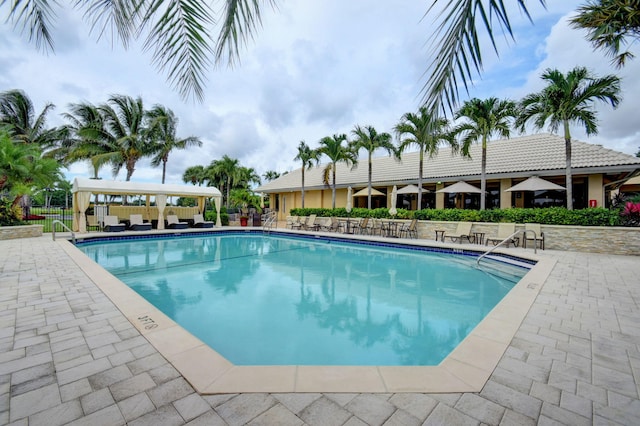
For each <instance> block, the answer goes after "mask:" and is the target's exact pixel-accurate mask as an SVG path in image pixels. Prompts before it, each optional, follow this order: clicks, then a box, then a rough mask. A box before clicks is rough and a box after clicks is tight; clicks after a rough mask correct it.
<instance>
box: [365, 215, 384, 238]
mask: <svg viewBox="0 0 640 426" xmlns="http://www.w3.org/2000/svg"><path fill="white" fill-rule="evenodd" d="M371 223H372V225H371V227H370V228H369V231H370V232H371V235H382V234H383V228H384V226H383V224H382V219H375V218H374V219H371Z"/></svg>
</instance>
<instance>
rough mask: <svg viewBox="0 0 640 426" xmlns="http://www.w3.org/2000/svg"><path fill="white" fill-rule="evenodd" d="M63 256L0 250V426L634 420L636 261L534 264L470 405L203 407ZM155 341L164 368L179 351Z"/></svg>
mask: <svg viewBox="0 0 640 426" xmlns="http://www.w3.org/2000/svg"><path fill="white" fill-rule="evenodd" d="M65 244H66V245H65ZM68 246H70V245H69V244H68V243H66V242H64V241H56V242H53V241H52V240H51V237H50V236H44V237H41V238H28V239H21V240H7V241H0V282H1V284H0V304H1V305H2V308H1V309H0V345H1V348H0V370H2V372H1V373H0V379H1V380H0V383H2V389H3V391H2V396H3V398H2V408H1V409H0V423H2V424H5V423H11V422H16V424H27V421H28V424H29V425H34V424H47V425H51V424H67V423H72V424H95V423H98V424H125V423H129V424H186V423H189V422H193V424H247V423H251V424H322V425H325V424H349V425H356V424H403V425H404V424H443V423H445V424H479V423H486V424H535V423H537V422H540V423H547V424H553V423H556V424H557V423H560V424H592V423H602V424H633V423H635V422H636V421H637V419H638V418H640V401H639V400H638V399H639V398H638V392H639V388H638V380H637V378H636V374H638V373H639V370H638V368H639V367H640V353H639V351H638V346H637V345H638V343H640V326H639V325H640V321H638V320H639V319H640V310H638V306H637V298H638V296H639V295H640V294H639V293H640V290H638V288H637V287H638V283H640V278H638V277H639V276H640V263H639V262H638V260H639V259H638V258H637V257H631V256H612V255H602V254H589V253H575V252H551V251H546V252H541V251H539V252H538V253H539V256H540V258H541V259H543V260H545V261H550V262H551V263H552V264H553V266H552V267H551V268H550V271H549V274H548V276H546V277H545V278H544V281H542V282H540V283H539V284H540V285H539V288H537V289H536V294H535V297H534V298H533V299H534V300H533V304H532V306H531V309H529V310H528V312H522V313H521V314H522V316H523V320H522V323H521V324H520V325H519V326H517V327H515V330H514V331H515V335H514V336H513V338H509V340H508V341H507V342H505V343H504V347H505V348H506V349H505V350H503V353H504V354H503V355H502V356H501V357H498V359H497V361H496V362H497V365H495V366H494V367H495V368H494V367H487V368H490V371H488V373H487V376H488V381H486V384H484V385H483V386H481V387H479V388H478V389H474V391H473V392H462V391H456V392H451V391H446V393H445V391H442V390H441V391H439V392H438V393H429V392H427V391H423V392H419V393H414V392H406V390H405V391H404V392H398V391H399V390H400V389H395V388H393V387H390V388H386V389H379V388H373V387H372V389H370V391H375V392H379V393H366V392H361V391H358V392H356V391H353V390H352V389H348V388H334V389H331V390H330V391H326V392H315V391H313V389H310V390H308V391H306V392H303V393H289V392H277V393H276V392H268V389H257V388H256V389H240V390H238V391H237V392H233V393H225V394H216V395H203V394H199V393H198V392H196V391H195V390H194V387H193V386H192V385H191V384H190V382H189V381H188V380H186V379H185V377H184V376H183V375H181V374H180V373H179V371H178V370H177V369H176V368H175V367H174V365H173V364H172V363H170V362H169V361H168V360H167V355H165V356H163V355H162V354H161V353H160V352H158V350H157V349H156V348H155V347H154V346H153V345H152V344H150V340H153V338H150V337H149V336H148V335H147V334H144V335H143V334H141V332H140V330H141V329H144V326H145V324H144V322H142V323H138V324H135V321H134V322H133V323H132V322H131V321H130V320H128V319H127V316H125V314H123V313H122V312H121V311H120V310H118V309H117V308H116V307H115V305H114V303H113V302H112V301H111V300H110V299H109V298H108V297H107V296H106V295H105V293H104V292H103V291H102V290H101V289H100V288H99V287H98V286H96V284H95V283H94V282H93V281H92V279H91V278H90V275H91V274H90V273H89V274H88V273H87V272H86V271H85V270H83V269H82V268H81V266H79V265H78V264H77V263H76V262H75V261H73V260H72V258H71V257H70V255H69V250H67V248H68ZM509 251H510V252H513V253H514V254H516V253H517V254H524V253H525V252H524V251H522V249H510V250H509ZM527 253H531V250H529V251H528V252H527ZM85 269H86V266H85ZM132 303H133V304H134V305H135V304H136V303H137V302H132ZM121 309H122V308H121ZM525 314H526V315H525ZM136 315H137V317H136V318H139V317H144V315H139V314H136ZM136 327H137V328H136ZM154 329H155V328H154ZM157 331H160V327H158V330H157ZM500 331H501V332H502V330H500ZM494 340H495V338H494ZM498 340H499V339H498ZM168 342H169V343H171V342H173V343H174V344H173V345H169V347H168V349H167V351H169V357H171V355H170V353H171V351H172V348H173V351H174V352H179V351H178V350H176V349H175V348H176V347H178V345H177V344H175V342H174V341H173V338H172V339H170V340H169V341H168ZM156 344H157V342H156ZM188 344H189V343H188V342H187V345H188ZM163 352H165V351H163ZM479 353H480V352H477V351H472V354H471V358H474V357H480V356H479V355H478V354H479ZM173 361H174V363H175V360H173ZM186 364H187V366H188V365H189V363H188V362H187V363H186ZM193 367H194V368H195V370H196V372H197V371H200V370H201V367H197V365H195V364H194V365H193ZM463 367H464V366H460V367H459V369H463ZM457 370H458V368H455V367H452V368H451V369H450V371H453V372H456V371H457ZM320 373H322V372H320ZM273 377H274V378H273V380H279V379H280V378H281V377H282V375H281V374H275V375H274V376H273ZM317 379H318V380H320V381H322V380H323V374H320V376H318V377H317ZM418 379H419V377H418ZM191 380H192V381H193V379H191ZM418 381H420V380H418ZM311 383H313V381H312V382H311ZM196 387H197V384H196ZM296 390H298V391H304V389H296Z"/></svg>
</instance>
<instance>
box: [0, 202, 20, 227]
mask: <svg viewBox="0 0 640 426" xmlns="http://www.w3.org/2000/svg"><path fill="white" fill-rule="evenodd" d="M24 224H26V222H23V221H22V209H21V208H20V206H18V205H15V206H14V205H13V201H12V200H10V199H9V198H7V197H0V226H16V225H24Z"/></svg>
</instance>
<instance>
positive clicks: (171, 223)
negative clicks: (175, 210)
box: [167, 214, 189, 229]
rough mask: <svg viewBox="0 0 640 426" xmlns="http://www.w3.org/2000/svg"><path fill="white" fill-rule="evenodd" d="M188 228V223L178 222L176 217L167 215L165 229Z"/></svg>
mask: <svg viewBox="0 0 640 426" xmlns="http://www.w3.org/2000/svg"><path fill="white" fill-rule="evenodd" d="M188 227H189V223H188V222H180V219H178V215H175V214H169V215H167V228H169V229H186V228H188Z"/></svg>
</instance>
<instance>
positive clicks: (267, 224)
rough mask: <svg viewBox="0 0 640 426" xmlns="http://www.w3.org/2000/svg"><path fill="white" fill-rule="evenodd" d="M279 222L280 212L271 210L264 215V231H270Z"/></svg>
mask: <svg viewBox="0 0 640 426" xmlns="http://www.w3.org/2000/svg"><path fill="white" fill-rule="evenodd" d="M277 223H278V212H269V213H266V214H264V215H263V216H262V231H263V232H269V231H270V230H271V229H272V228H273V226H274V224H277Z"/></svg>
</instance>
